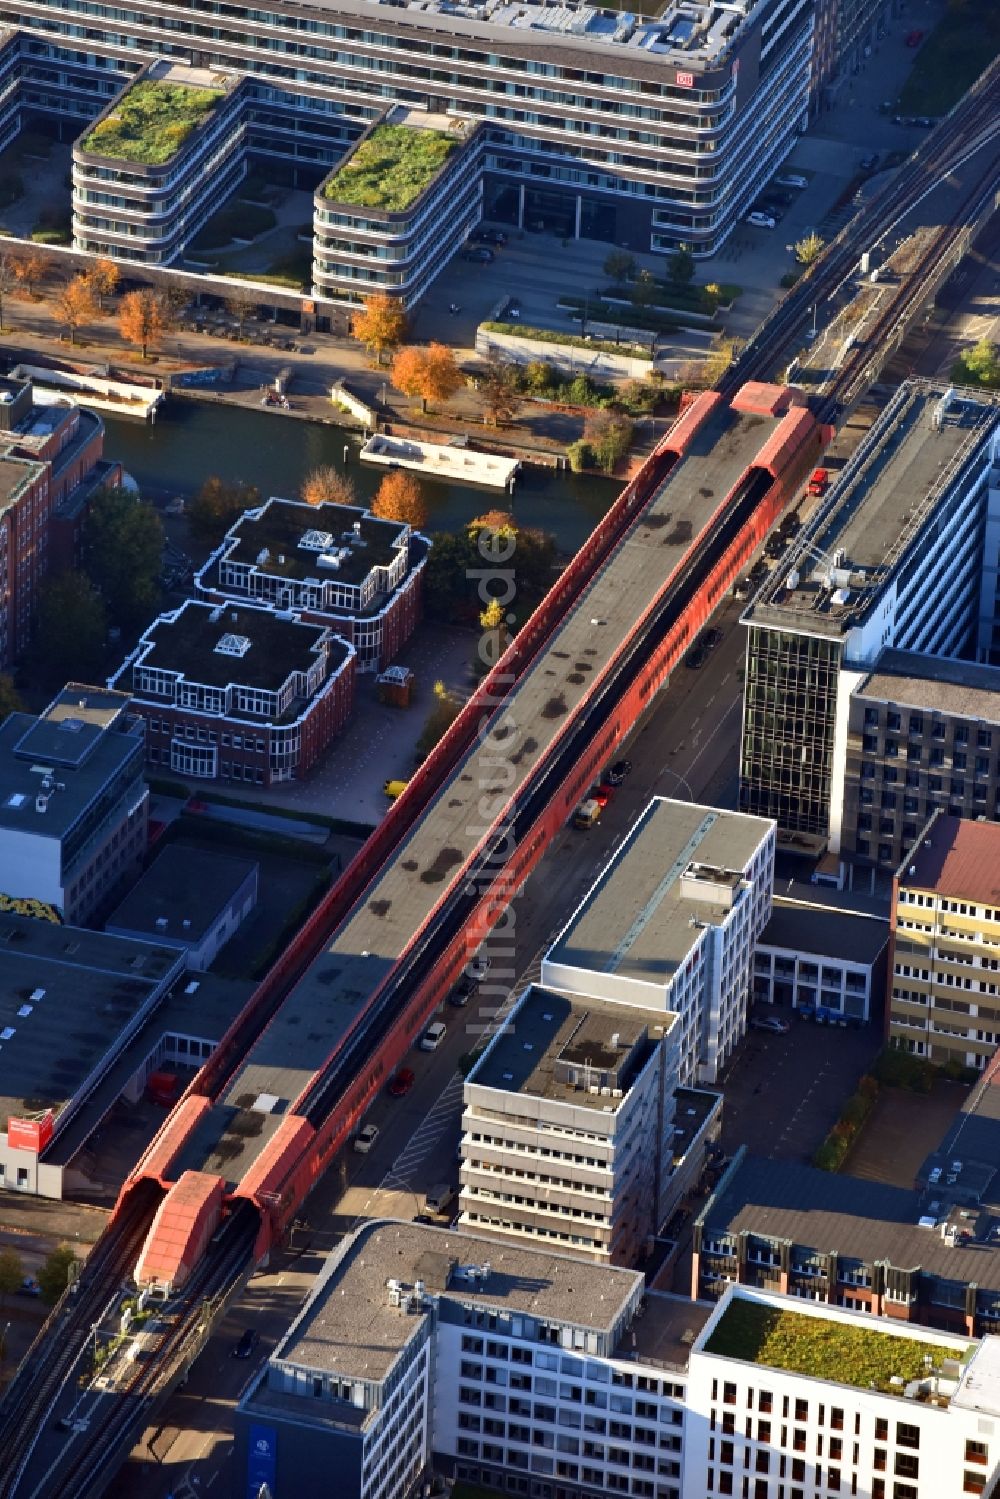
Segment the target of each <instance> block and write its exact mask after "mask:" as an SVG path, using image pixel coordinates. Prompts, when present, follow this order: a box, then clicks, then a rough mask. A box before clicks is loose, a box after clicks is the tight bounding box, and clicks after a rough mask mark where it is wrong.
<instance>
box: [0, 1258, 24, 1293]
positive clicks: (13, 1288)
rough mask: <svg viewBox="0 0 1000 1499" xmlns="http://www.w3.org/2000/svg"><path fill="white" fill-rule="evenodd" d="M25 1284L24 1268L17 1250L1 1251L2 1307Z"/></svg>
mask: <svg viewBox="0 0 1000 1499" xmlns="http://www.w3.org/2000/svg"><path fill="white" fill-rule="evenodd" d="M23 1283H24V1266H23V1265H22V1263H21V1256H20V1255H19V1254H18V1253H17V1250H16V1249H0V1306H3V1305H4V1304H5V1303H6V1300H7V1297H8V1296H13V1295H14V1294H15V1292H17V1291H19V1290H20V1289H21V1286H22V1285H23Z"/></svg>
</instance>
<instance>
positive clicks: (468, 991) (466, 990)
mask: <svg viewBox="0 0 1000 1499" xmlns="http://www.w3.org/2000/svg"><path fill="white" fill-rule="evenodd" d="M478 988H479V980H478V979H477V978H473V976H472V974H471V973H464V974H463V975H462V977H461V978H460V979H459V981H458V983H457V984H456V985H455V987H454V989H452V991H451V993H450V994H449V995H448V1003H449V1004H450V1005H454V1006H455V1009H456V1010H464V1009H465V1006H466V1005H467V1004H468V1003H469V1000H470V999H471V998H472V997H473V995H474V994H475V992H476V990H477V989H478Z"/></svg>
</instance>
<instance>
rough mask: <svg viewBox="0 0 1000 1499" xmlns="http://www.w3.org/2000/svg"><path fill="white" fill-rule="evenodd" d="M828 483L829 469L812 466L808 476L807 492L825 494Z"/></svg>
mask: <svg viewBox="0 0 1000 1499" xmlns="http://www.w3.org/2000/svg"><path fill="white" fill-rule="evenodd" d="M829 483H830V474H829V471H828V470H827V469H825V468H814V469H813V471H812V474H811V475H810V478H809V484H808V486H807V489H806V493H807V494H825V493H826V491H827V488H828V487H829Z"/></svg>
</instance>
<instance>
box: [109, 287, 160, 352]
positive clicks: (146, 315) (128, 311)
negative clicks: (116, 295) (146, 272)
mask: <svg viewBox="0 0 1000 1499" xmlns="http://www.w3.org/2000/svg"><path fill="white" fill-rule="evenodd" d="M169 323H170V319H169V314H168V312H167V309H166V307H165V306H164V304H163V301H162V299H161V298H160V297H158V296H157V295H156V293H155V292H154V291H150V290H149V288H148V287H144V288H143V289H142V290H141V291H130V292H128V293H127V295H126V296H124V297H123V298H122V302H121V306H120V307H119V309H118V331H119V333H120V334H121V336H122V338H124V340H125V342H126V343H130V344H135V345H136V346H137V347H138V348H139V349H140V350H141V352H142V357H143V359H145V358H146V353H147V350H148V349H149V346H150V344H151V343H155V342H156V340H157V339H158V338H160V337H161V336H162V335H163V334H164V333H165V332H166V330H167V328H168V327H169Z"/></svg>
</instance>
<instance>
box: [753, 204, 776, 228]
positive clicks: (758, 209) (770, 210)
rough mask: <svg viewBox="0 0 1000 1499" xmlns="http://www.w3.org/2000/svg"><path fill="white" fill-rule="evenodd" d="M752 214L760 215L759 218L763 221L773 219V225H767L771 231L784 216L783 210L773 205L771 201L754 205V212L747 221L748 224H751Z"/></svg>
mask: <svg viewBox="0 0 1000 1499" xmlns="http://www.w3.org/2000/svg"><path fill="white" fill-rule="evenodd" d="M754 214H760V215H761V217H762V218H765V219H773V220H774V224H772V225H769V227H770V228H772V229H773V228H774V226H775V225H776V224H780V223H781V220H782V218H783V216H784V209H783V208H782V207H781V205H780V204H779V203H775V202H773V201H765V202H762V203H756V204H754V210H753V213H752V214H751V215H750V217H749V219H748V221H747V222H748V223H751V224H752V223H753V219H754Z"/></svg>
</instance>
